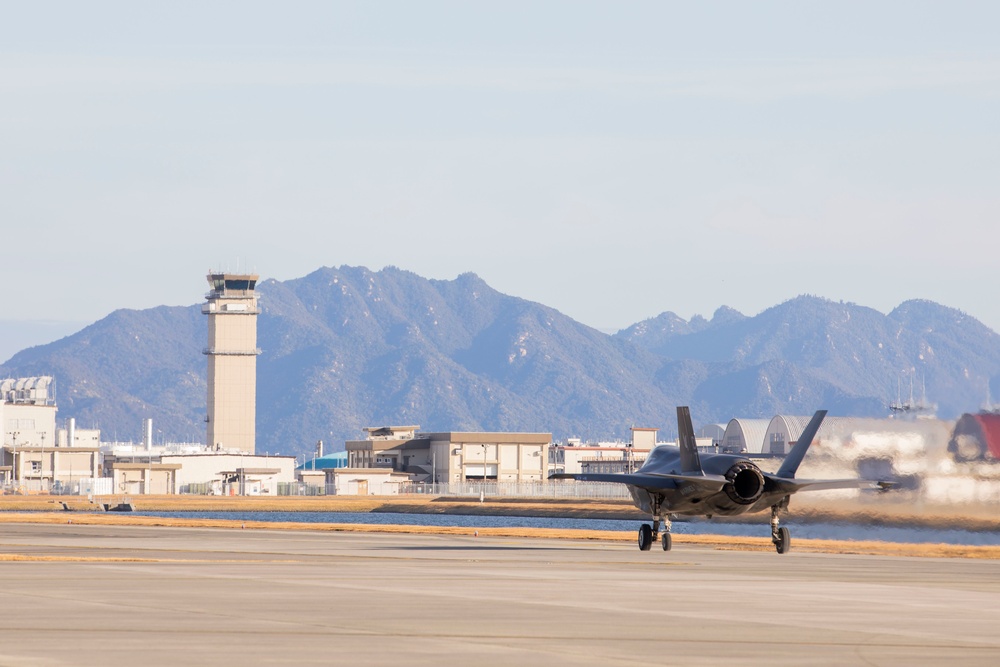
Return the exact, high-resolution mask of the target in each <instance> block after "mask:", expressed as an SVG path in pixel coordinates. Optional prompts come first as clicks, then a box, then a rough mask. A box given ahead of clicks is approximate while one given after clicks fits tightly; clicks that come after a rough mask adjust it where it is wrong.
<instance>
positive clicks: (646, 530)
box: [639, 523, 653, 551]
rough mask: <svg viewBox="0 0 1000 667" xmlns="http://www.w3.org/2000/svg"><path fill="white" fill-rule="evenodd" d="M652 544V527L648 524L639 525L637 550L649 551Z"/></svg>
mask: <svg viewBox="0 0 1000 667" xmlns="http://www.w3.org/2000/svg"><path fill="white" fill-rule="evenodd" d="M652 546H653V529H652V528H651V527H650V526H649V524H645V523H644V524H642V525H641V526H639V551H649V550H650V549H651V548H652Z"/></svg>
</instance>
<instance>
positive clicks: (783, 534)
mask: <svg viewBox="0 0 1000 667" xmlns="http://www.w3.org/2000/svg"><path fill="white" fill-rule="evenodd" d="M774 548H775V549H777V551H778V553H779V554H787V553H788V552H789V550H790V549H791V548H792V534H791V533H789V532H788V529H787V528H785V527H781V528H779V529H778V539H776V540H775V541H774Z"/></svg>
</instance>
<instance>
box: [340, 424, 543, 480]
mask: <svg viewBox="0 0 1000 667" xmlns="http://www.w3.org/2000/svg"><path fill="white" fill-rule="evenodd" d="M419 428H420V427H419V426H380V427H370V428H366V429H365V432H366V433H367V437H366V438H365V439H364V440H348V441H347V442H346V443H345V449H346V450H347V457H348V462H347V467H346V468H337V469H333V470H331V471H329V472H328V473H327V474H328V482H329V483H332V484H334V485H335V488H337V489H338V491H337V492H338V493H339V492H340V489H341V488H342V487H343V486H344V484H345V483H347V482H350V481H351V480H355V481H356V482H364V483H365V485H367V486H370V485H372V484H373V483H376V482H377V483H378V484H380V485H381V484H382V483H384V482H390V483H392V484H399V483H406V482H416V483H428V484H459V483H463V482H466V481H470V480H475V481H494V482H544V481H545V480H546V478H547V468H548V449H549V446H550V445H551V443H552V434H551V433H502V432H471V433H470V432H454V431H448V432H443V433H419V434H418V433H417V429H419ZM373 475H374V476H375V477H373ZM357 492H358V493H361V491H360V490H359V491H357Z"/></svg>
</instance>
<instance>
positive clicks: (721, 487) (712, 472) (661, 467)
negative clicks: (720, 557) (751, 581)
mask: <svg viewBox="0 0 1000 667" xmlns="http://www.w3.org/2000/svg"><path fill="white" fill-rule="evenodd" d="M824 417H826V410H819V411H817V412H816V414H815V415H813V418H812V420H811V421H810V422H809V424H808V426H806V428H805V430H804V431H802V435H801V436H800V437H799V439H798V442H796V444H795V446H794V447H792V450H791V451H790V452H788V455H787V456H786V457H785V460H784V461H783V462H782V464H781V467H780V468H779V469H778V472H776V473H774V474H771V473H766V472H763V471H761V469H760V468H758V467H757V465H756V464H754V463H753V462H752V461H750V459H748V458H746V457H744V456H740V455H739V454H700V455H699V453H698V448H697V447H696V445H695V437H694V428H693V427H692V425H691V411H690V410H689V409H688V408H687V407H686V406H680V407H678V408H677V432H678V434H679V436H680V437H679V438H678V440H679V443H680V444H679V445H660V446H658V447H656V448H655V449H654V450H653V451H652V452H650V454H649V457H648V458H647V459H646V462H645V463H644V464H643V465H642V467H640V468H639V469H638V470H636V471H635V472H634V473H603V474H602V473H559V474H554V475H550V477H549V479H576V480H580V481H583V482H618V483H621V484H625V485H626V486H627V487H628V490H629V492H630V493H631V494H632V500H633V502H634V503H635V506H636V507H638V508H639V509H640V510H642V511H643V512H648V513H649V514H650V515H651V516H652V524H645V523H644V524H642V525H641V526H640V527H639V549H641V550H642V551H649V550H650V548H652V546H653V543H654V542H656V540H657V537H658V535H659V532H660V524H661V523H663V524H664V531H663V535H662V536H660V541H661V545H662V546H663V550H664V551H670V547H671V538H670V517H671V516H704V517H707V518H709V519H711V518H712V517H713V516H715V515H719V516H734V515H738V514H746V513H750V512H759V511H761V510H764V509H767V508H770V509H771V542H772V543H773V544H774V547H775V549H776V550H777V552H778V553H779V554H783V553H787V552H788V550H789V549H790V548H791V535H790V534H789V531H788V529H787V528H784V527H781V526H779V520H778V513H779V512H780V511H781V510H784V509H786V508H787V507H788V501H789V499H790V497H791V495H792V494H793V493H796V492H798V491H817V490H821V489H856V488H872V489H875V488H888V486H890V483H889V482H884V481H882V482H879V481H873V480H866V479H826V480H800V479H795V471H796V470H798V468H799V464H800V463H802V459H803V458H804V457H805V455H806V452H807V451H808V449H809V446H810V445H811V444H812V441H813V438H814V437H815V436H816V431H818V430H819V426H820V424H821V423H823V418H824Z"/></svg>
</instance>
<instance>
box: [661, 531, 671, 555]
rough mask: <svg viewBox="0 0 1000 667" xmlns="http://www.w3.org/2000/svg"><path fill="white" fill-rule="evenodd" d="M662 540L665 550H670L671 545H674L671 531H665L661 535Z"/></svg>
mask: <svg viewBox="0 0 1000 667" xmlns="http://www.w3.org/2000/svg"><path fill="white" fill-rule="evenodd" d="M660 542H661V543H662V544H663V550H664V551H670V547H671V546H672V545H671V542H672V540H671V539H670V533H663V536H662V537H660Z"/></svg>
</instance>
